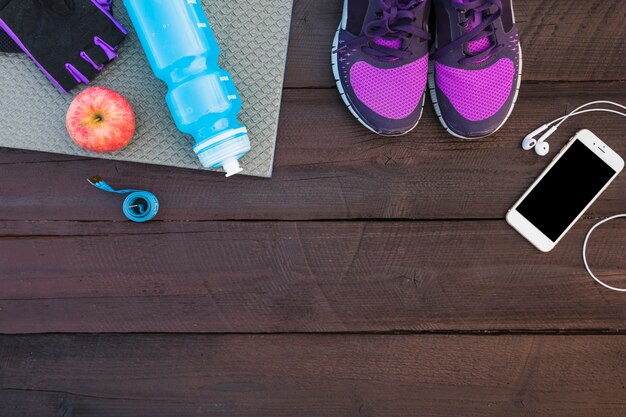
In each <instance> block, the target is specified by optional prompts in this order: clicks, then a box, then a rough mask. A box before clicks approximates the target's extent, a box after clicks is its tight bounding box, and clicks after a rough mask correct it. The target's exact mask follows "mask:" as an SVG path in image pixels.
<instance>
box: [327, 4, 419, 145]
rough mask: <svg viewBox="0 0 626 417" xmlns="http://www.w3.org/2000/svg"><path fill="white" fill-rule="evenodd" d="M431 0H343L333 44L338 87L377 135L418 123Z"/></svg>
mask: <svg viewBox="0 0 626 417" xmlns="http://www.w3.org/2000/svg"><path fill="white" fill-rule="evenodd" d="M429 12H430V0H344V7H343V18H342V20H341V24H340V25H339V29H337V34H336V35H335V40H334V42H333V50H332V67H333V73H334V75H335V80H336V81H337V88H338V89H339V92H340V93H341V96H342V97H343V100H344V102H345V103H346V105H347V106H348V108H349V109H350V111H351V112H352V114H354V116H355V117H356V118H357V119H358V120H359V122H361V123H362V124H363V125H364V126H365V127H367V128H368V129H370V130H371V131H373V132H375V133H377V134H379V135H389V136H394V135H403V134H405V133H408V132H410V131H411V130H413V128H415V126H417V123H418V122H419V119H420V117H421V115H422V108H423V106H424V92H425V90H426V81H427V77H428V41H429V40H430V35H429V33H428V18H429Z"/></svg>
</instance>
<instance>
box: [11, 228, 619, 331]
mask: <svg viewBox="0 0 626 417" xmlns="http://www.w3.org/2000/svg"><path fill="white" fill-rule="evenodd" d="M593 223H595V221H582V222H581V223H579V224H578V225H576V226H575V228H574V229H573V231H572V232H570V234H569V235H568V236H567V237H566V238H565V239H564V241H563V242H562V243H561V244H560V245H559V246H558V247H557V249H555V250H554V251H553V252H552V253H550V254H548V255H545V254H541V253H539V252H538V251H537V250H536V249H534V248H533V247H531V246H530V245H529V244H528V243H527V242H526V241H525V240H524V239H523V238H521V237H520V236H518V235H517V234H516V233H515V232H514V231H513V230H512V229H510V228H509V227H508V226H507V225H506V224H505V223H504V221H473V222H472V221H455V222H451V221H443V222H439V221H433V222H392V221H389V222H361V221H351V222H334V221H333V222H152V223H149V224H145V225H141V226H140V227H137V225H135V224H131V223H129V222H15V221H12V222H2V223H0V226H1V227H2V230H4V233H6V235H5V236H4V237H0V253H1V254H2V256H3V262H2V268H1V269H0V295H1V296H0V297H1V299H0V333H41V332H220V333H221V332H226V333H228V332H254V333H257V332H261V333H266V332H343V331H351V332H352V331H389V330H425V331H441V330H494V329H505V330H519V331H524V330H528V329H530V330H543V329H570V330H590V329H597V330H598V331H604V330H609V331H620V330H624V329H625V327H624V325H625V323H626V308H624V297H623V295H622V294H619V293H612V292H610V291H607V290H604V289H602V288H601V287H600V286H599V285H597V284H596V283H595V282H594V281H593V280H592V279H591V278H590V277H588V276H587V275H586V273H585V271H584V269H583V266H582V260H581V252H580V250H581V243H582V239H583V235H584V233H585V232H586V231H587V230H588V229H589V227H590V226H591V225H592V224H593ZM625 235H626V221H621V220H620V221H616V222H615V223H613V224H610V225H607V226H606V227H603V228H601V229H599V230H598V232H597V235H595V236H594V240H593V242H592V244H591V248H592V251H591V252H590V261H591V262H592V264H593V265H594V268H595V270H596V271H597V272H598V274H599V275H602V276H605V277H607V279H608V281H609V282H612V283H613V284H616V285H621V286H626V276H625V275H623V271H624V270H626V259H625V258H623V257H620V256H619V254H620V253H622V254H623V253H626V239H624V236H625ZM620 271H622V272H621V273H622V275H621V277H620V275H619V274H620Z"/></svg>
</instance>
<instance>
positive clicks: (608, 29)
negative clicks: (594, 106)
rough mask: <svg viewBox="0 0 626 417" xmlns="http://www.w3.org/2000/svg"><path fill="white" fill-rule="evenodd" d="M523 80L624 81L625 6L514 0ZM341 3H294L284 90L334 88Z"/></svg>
mask: <svg viewBox="0 0 626 417" xmlns="http://www.w3.org/2000/svg"><path fill="white" fill-rule="evenodd" d="M513 3H514V8H515V16H516V19H517V22H518V27H519V30H520V36H521V40H522V49H523V63H524V76H523V79H524V80H527V81H591V80H594V81H599V80H624V79H626V78H625V77H626V60H624V57H625V56H626V26H625V25H624V15H625V14H626V2H624V1H623V0H603V1H578V0H514V2H513ZM341 4H342V2H341V0H296V2H295V6H294V15H293V23H292V27H291V41H290V48H289V58H288V64H287V78H286V86H287V87H290V88H294V87H334V85H335V82H334V79H333V76H332V71H331V68H330V48H331V45H332V40H333V37H334V36H335V31H336V30H337V25H338V23H339V20H340V19H341Z"/></svg>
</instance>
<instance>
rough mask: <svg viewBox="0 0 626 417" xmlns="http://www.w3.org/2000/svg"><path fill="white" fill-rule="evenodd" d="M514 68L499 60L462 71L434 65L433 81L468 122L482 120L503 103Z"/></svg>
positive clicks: (509, 62) (508, 61)
mask: <svg viewBox="0 0 626 417" xmlns="http://www.w3.org/2000/svg"><path fill="white" fill-rule="evenodd" d="M514 78H515V65H514V64H513V61H511V60H510V59H508V58H502V59H500V60H498V61H497V62H496V63H495V64H493V65H491V66H490V67H488V68H484V69H480V70H465V69H459V68H452V67H448V66H445V65H442V64H440V63H438V62H437V63H436V64H435V82H436V83H437V87H439V89H440V90H441V91H442V92H443V94H445V95H446V97H447V98H448V100H450V103H452V106H454V108H455V110H456V111H458V112H459V114H460V115H461V116H463V117H464V118H466V119H467V120H470V121H473V122H476V121H479V120H485V119H487V118H489V117H491V116H493V115H494V114H496V113H497V112H498V110H500V109H501V108H502V106H503V105H504V103H506V101H507V99H508V98H509V95H510V94H511V88H512V87H513V80H514Z"/></svg>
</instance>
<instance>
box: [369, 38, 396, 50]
mask: <svg viewBox="0 0 626 417" xmlns="http://www.w3.org/2000/svg"><path fill="white" fill-rule="evenodd" d="M374 43H375V44H377V45H381V46H385V47H387V48H391V49H400V48H402V39H385V38H376V39H374Z"/></svg>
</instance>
